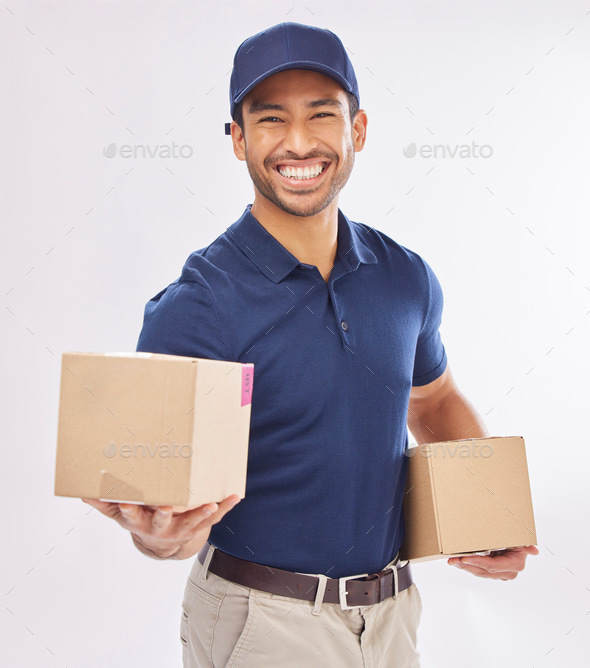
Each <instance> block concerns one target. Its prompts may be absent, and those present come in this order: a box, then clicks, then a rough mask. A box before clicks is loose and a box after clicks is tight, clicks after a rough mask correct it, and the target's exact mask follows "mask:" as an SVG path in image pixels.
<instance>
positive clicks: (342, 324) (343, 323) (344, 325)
mask: <svg viewBox="0 0 590 668" xmlns="http://www.w3.org/2000/svg"><path fill="white" fill-rule="evenodd" d="M340 325H341V327H342V329H343V330H344V331H345V332H348V323H347V322H346V320H343V321H342V322H341V323H340Z"/></svg>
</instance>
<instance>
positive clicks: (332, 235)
mask: <svg viewBox="0 0 590 668" xmlns="http://www.w3.org/2000/svg"><path fill="white" fill-rule="evenodd" d="M230 88H231V90H230V101H231V113H232V118H233V119H234V120H233V122H232V123H231V126H230V132H231V137H232V142H233V150H234V153H235V155H236V156H237V158H238V159H239V160H243V161H245V162H246V165H247V168H248V171H249V174H250V177H251V178H252V181H253V183H254V187H255V196H254V202H253V204H251V205H248V206H247V207H246V210H245V211H244V213H243V215H242V216H241V218H240V219H239V220H238V221H236V222H235V223H234V224H233V225H231V226H230V227H229V228H227V230H226V231H225V232H224V233H223V234H221V235H220V236H219V237H218V238H217V239H215V240H214V241H213V242H212V243H211V244H210V245H209V246H207V247H206V248H203V249H201V250H199V251H196V252H194V253H192V254H191V255H190V256H189V258H188V260H187V262H186V263H185V265H184V267H183V270H182V274H181V276H180V277H179V279H177V280H176V281H175V282H174V283H172V284H171V285H169V286H168V287H167V288H166V289H164V290H162V291H161V292H160V293H158V294H157V295H156V296H155V297H153V298H152V299H151V300H150V302H148V304H147V305H146V311H145V319H144V325H143V329H142V332H141V335H140V338H139V342H138V346H137V349H138V350H142V351H151V352H160V353H169V354H177V355H189V356H193V357H207V358H213V359H225V360H233V361H239V362H254V365H255V374H254V389H253V396H252V417H251V431H250V444H249V457H248V479H247V488H246V497H245V498H244V499H243V500H241V501H240V502H239V503H237V501H239V497H238V496H237V495H233V496H230V497H228V498H227V499H225V500H223V501H219V500H216V501H219V503H210V504H207V505H206V506H203V507H202V508H197V509H195V510H191V511H189V512H186V513H181V514H173V513H172V512H171V511H172V509H171V508H169V507H164V508H158V509H154V510H153V511H152V510H150V509H146V508H142V507H141V506H136V505H132V504H117V503H102V502H97V501H93V500H88V501H89V502H90V503H92V504H93V505H95V506H96V507H97V508H98V509H99V510H101V512H104V513H105V514H107V515H109V516H111V517H113V518H114V519H116V520H117V521H118V522H119V523H120V524H121V525H122V526H123V527H124V528H126V529H128V530H129V531H130V532H131V534H132V537H133V541H134V543H135V545H136V546H137V547H138V548H139V549H140V550H141V551H142V552H144V553H145V554H147V555H149V556H152V557H154V558H157V559H186V558H189V557H193V556H194V555H195V554H196V553H197V552H199V555H198V558H196V559H195V560H194V564H193V567H192V570H191V573H190V576H189V578H188V581H187V587H186V590H185V596H184V601H183V615H182V620H181V639H182V642H183V660H184V665H185V667H189V666H190V667H191V668H193V667H196V666H225V665H228V666H234V665H235V666H252V667H253V666H256V667H260V666H262V667H266V666H278V665H280V666H322V667H324V666H335V667H336V666H338V667H340V666H351V667H353V666H354V667H357V666H358V667H359V668H360V667H361V666H388V667H389V666H417V665H419V654H418V651H417V648H416V630H417V626H418V624H419V620H420V616H421V610H422V604H421V601H420V595H419V592H418V589H417V587H416V585H415V583H413V582H412V576H411V573H410V568H409V565H408V564H407V562H406V563H402V562H400V561H399V559H398V550H399V548H400V545H401V542H402V539H403V531H404V529H403V515H402V514H401V503H402V497H403V492H404V483H405V475H406V467H407V458H406V457H404V451H405V449H406V447H407V443H408V434H407V426H409V427H410V430H411V431H412V434H413V435H414V436H415V438H416V440H417V441H418V443H426V442H434V441H441V440H452V439H460V438H465V437H467V435H468V434H469V437H485V436H488V433H487V431H486V428H485V426H484V424H483V421H482V419H481V418H480V416H479V415H478V414H477V413H476V411H475V410H474V408H473V407H472V405H471V404H470V403H469V402H468V401H467V399H466V398H465V397H464V396H463V395H462V394H461V392H460V391H459V389H458V388H457V386H456V385H455V383H454V380H453V377H452V375H451V371H450V368H449V365H448V363H447V358H446V352H445V349H444V346H443V344H442V341H441V338H440V334H439V325H440V321H441V315H442V305H443V297H442V291H441V287H440V285H439V283H438V281H437V279H436V276H435V274H434V272H433V271H432V269H431V268H430V266H429V265H428V264H427V263H426V262H425V261H424V260H423V259H422V258H421V257H420V256H419V255H418V254H416V253H415V252H413V251H410V250H409V249H407V248H404V247H402V246H400V245H399V244H397V243H396V242H395V241H393V240H392V239H391V238H389V237H388V236H386V235H385V234H383V233H381V232H379V231H377V230H375V229H374V228H371V227H369V226H368V225H366V224H362V223H356V222H352V221H350V220H349V219H348V218H347V217H346V216H345V215H344V214H343V213H342V212H341V211H340V209H339V208H338V197H339V193H340V190H341V189H342V188H343V187H344V185H345V184H346V183H347V181H348V178H349V176H350V173H351V171H352V167H353V164H354V158H355V152H357V151H361V150H362V149H363V147H364V144H365V140H366V130H367V114H366V113H365V111H364V110H362V109H359V104H360V100H359V92H358V85H357V80H356V77H355V73H354V70H353V67H352V64H351V62H350V60H349V59H348V56H347V54H346V50H345V48H344V47H343V45H342V43H341V41H340V40H339V38H338V37H337V36H336V35H334V34H333V33H332V32H330V31H328V30H322V29H319V28H314V27H310V26H304V25H301V24H297V23H283V24H279V25H277V26H274V27H272V28H270V29H269V30H267V31H265V32H263V33H259V34H257V35H255V36H253V37H251V38H249V39H247V40H246V41H245V42H243V43H242V44H241V45H240V47H239V48H238V50H237V52H236V55H235V59H234V69H233V72H232V78H231V86H230ZM226 131H227V129H226ZM236 503H237V505H236ZM537 553H538V550H537V549H536V548H535V547H534V546H529V547H527V548H521V549H517V550H508V551H504V552H502V553H498V554H495V555H494V556H487V557H484V556H474V557H471V558H469V559H466V558H463V559H458V558H455V559H450V560H449V563H450V564H453V565H456V566H458V567H460V568H463V569H465V570H467V571H469V572H471V573H473V574H475V575H479V576H483V577H490V578H497V579H503V580H509V579H512V578H514V577H516V575H517V573H518V572H519V571H520V570H522V568H523V567H524V563H525V559H526V555H527V554H537ZM376 574H378V575H376Z"/></svg>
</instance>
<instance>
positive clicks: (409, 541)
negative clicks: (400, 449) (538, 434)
mask: <svg viewBox="0 0 590 668" xmlns="http://www.w3.org/2000/svg"><path fill="white" fill-rule="evenodd" d="M407 454H408V456H409V466H408V479H407V485H406V492H405V496H404V505H403V509H404V518H405V531H406V533H405V539H404V544H403V545H402V548H401V550H400V558H401V559H409V560H411V561H413V562H414V561H425V560H427V559H433V558H437V557H451V556H458V555H466V554H472V553H474V552H487V551H489V550H498V549H504V548H510V547H520V546H524V545H535V544H536V542H537V535H536V532H535V520H534V517H533V504H532V500H531V492H530V487H529V476H528V469H527V463H526V454H525V447H524V439H523V438H522V437H520V436H499V437H494V438H479V439H476V438H473V439H462V440H458V441H444V442H440V443H429V444H423V445H419V446H416V447H414V448H410V449H409V450H408V452H407Z"/></svg>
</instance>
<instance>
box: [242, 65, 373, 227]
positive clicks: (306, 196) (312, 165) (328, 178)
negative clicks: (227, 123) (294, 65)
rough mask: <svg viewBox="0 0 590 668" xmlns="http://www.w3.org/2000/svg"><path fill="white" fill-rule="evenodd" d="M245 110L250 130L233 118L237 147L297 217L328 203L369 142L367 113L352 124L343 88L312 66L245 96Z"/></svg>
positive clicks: (266, 190)
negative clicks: (314, 69)
mask: <svg viewBox="0 0 590 668" xmlns="http://www.w3.org/2000/svg"><path fill="white" fill-rule="evenodd" d="M242 112H243V119H244V135H242V133H241V132H240V130H239V127H238V126H237V124H234V125H235V128H234V134H233V135H232V136H233V139H234V151H235V152H236V155H237V156H238V157H239V158H240V159H242V160H245V161H246V164H247V167H248V172H249V173H250V177H251V178H252V181H253V182H254V186H255V187H256V189H257V190H258V191H259V192H260V194H261V195H263V196H264V197H265V198H267V199H268V200H270V201H271V202H272V203H274V204H275V205H276V206H277V207H279V208H280V209H282V210H283V211H286V212H287V213H289V214H291V215H294V216H313V215H315V214H317V213H319V212H320V211H322V210H323V209H325V208H326V207H327V206H328V205H329V204H330V202H332V200H333V199H334V198H335V197H336V196H337V195H338V193H339V192H340V190H341V189H342V188H343V187H344V185H345V183H346V182H347V181H348V178H349V176H350V173H351V171H352V167H353V165H354V154H355V151H358V150H361V149H362V147H363V145H364V140H365V132H364V130H365V128H366V115H365V113H364V112H361V113H360V114H357V119H358V118H359V117H361V118H362V119H364V122H362V121H360V122H356V121H355V124H354V127H353V126H352V125H351V122H350V112H349V108H348V98H347V96H346V93H345V91H344V89H343V88H342V87H341V86H340V85H339V84H338V83H337V82H336V81H334V79H331V78H330V77H328V76H325V75H323V74H320V73H319V72H313V71H310V70H287V71H285V72H278V73H277V74H274V75H272V76H271V77H268V78H267V79H265V80H264V81H262V82H261V83H260V84H258V85H257V86H256V87H255V88H253V89H252V90H251V91H250V93H249V94H248V95H247V96H246V97H245V98H244V100H243V103H242ZM287 167H289V168H290V169H286V168H287ZM297 167H299V168H302V169H304V168H306V167H307V168H308V169H309V170H310V171H309V172H307V171H305V173H304V174H303V175H301V173H299V177H298V175H297V174H296V173H294V172H293V171H292V169H293V168H295V169H296V168H297ZM279 169H280V171H279ZM320 170H321V171H320ZM281 172H283V173H282V174H281ZM318 172H319V173H318ZM302 176H303V178H301V177H302ZM306 177H307V178H306Z"/></svg>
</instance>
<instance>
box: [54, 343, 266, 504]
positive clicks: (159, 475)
mask: <svg viewBox="0 0 590 668" xmlns="http://www.w3.org/2000/svg"><path fill="white" fill-rule="evenodd" d="M253 374H254V365H253V364H241V363H238V362H225V361H217V360H209V359H200V358H194V357H181V356H177V355H161V354H153V353H80V352H68V353H63V355H62V369H61V387H60V404H59V421H58V435H57V462H56V471H55V494H56V495H58V496H74V497H85V498H93V499H102V500H105V501H125V502H133V503H141V504H146V505H150V506H161V505H171V506H174V507H175V510H178V511H182V510H187V509H190V508H195V507H197V506H201V505H203V504H204V503H209V502H218V501H221V500H222V499H224V498H226V497H227V496H229V495H230V494H234V493H235V494H239V495H240V497H241V498H243V497H244V495H245V491H246V467H247V459H248V437H249V431H250V409H251V399H252V388H253Z"/></svg>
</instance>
